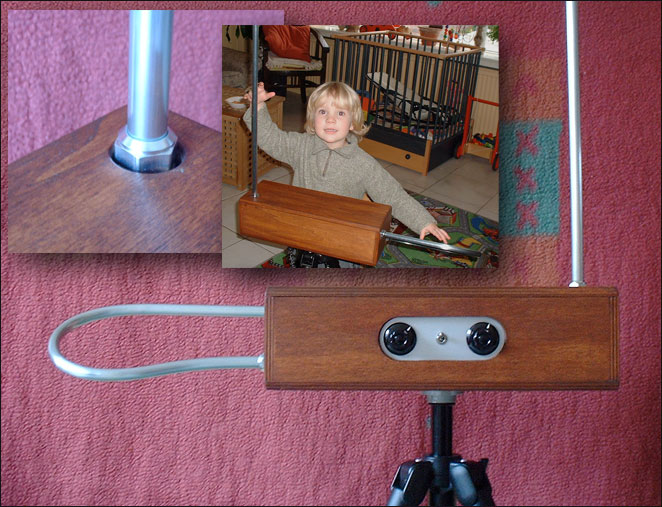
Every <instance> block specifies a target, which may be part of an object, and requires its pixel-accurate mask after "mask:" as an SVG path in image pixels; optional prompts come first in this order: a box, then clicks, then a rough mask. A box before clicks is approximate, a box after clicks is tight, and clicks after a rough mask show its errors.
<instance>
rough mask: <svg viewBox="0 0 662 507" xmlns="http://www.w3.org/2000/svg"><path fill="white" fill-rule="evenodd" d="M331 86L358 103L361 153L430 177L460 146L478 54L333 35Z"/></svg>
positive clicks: (385, 37)
mask: <svg viewBox="0 0 662 507" xmlns="http://www.w3.org/2000/svg"><path fill="white" fill-rule="evenodd" d="M332 38H333V39H334V41H335V47H334V54H333V67H332V71H331V79H332V80H337V81H342V82H344V83H347V84H348V85H349V86H351V87H352V88H354V89H355V90H356V91H357V92H358V93H359V95H360V96H361V100H362V105H363V110H364V117H365V120H366V122H367V123H368V124H370V126H371V128H370V131H369V132H368V134H367V135H366V137H365V138H364V140H363V141H362V142H361V148H363V149H364V150H365V151H367V152H368V153H370V154H372V155H373V156H377V157H379V158H381V159H384V160H388V161H390V162H393V163H396V164H399V165H401V166H404V167H408V168H409V169H413V170H415V171H418V172H420V173H423V174H427V172H428V170H429V169H430V168H433V167H435V166H437V165H439V164H441V163H443V162H445V161H446V160H448V159H449V158H450V157H452V156H453V155H454V153H455V149H456V148H457V146H458V145H459V144H460V143H461V141H462V134H463V131H464V122H465V112H466V108H467V99H468V97H469V95H473V94H474V92H475V89H476V78H477V75H478V67H479V64H480V58H481V54H482V52H483V49H482V48H478V47H476V46H470V45H467V44H461V43H454V42H446V41H440V40H436V39H429V38H425V37H419V36H415V35H409V34H402V33H399V32H392V31H383V32H370V33H357V34H351V35H349V34H348V35H334V36H333V37H332Z"/></svg>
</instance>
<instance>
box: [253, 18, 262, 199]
mask: <svg viewBox="0 0 662 507" xmlns="http://www.w3.org/2000/svg"><path fill="white" fill-rule="evenodd" d="M259 31H260V27H259V25H253V100H252V101H251V102H252V104H251V105H252V117H251V132H252V136H251V140H252V142H251V149H252V150H253V151H252V154H253V156H252V157H251V159H252V163H253V164H252V167H253V199H257V197H258V194H257V59H258V37H259Z"/></svg>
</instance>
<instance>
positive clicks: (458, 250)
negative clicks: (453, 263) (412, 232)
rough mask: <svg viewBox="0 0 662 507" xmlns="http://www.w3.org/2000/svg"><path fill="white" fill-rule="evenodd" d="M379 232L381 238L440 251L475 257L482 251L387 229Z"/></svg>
mask: <svg viewBox="0 0 662 507" xmlns="http://www.w3.org/2000/svg"><path fill="white" fill-rule="evenodd" d="M379 234H380V235H381V236H382V237H383V238H387V239H390V240H393V241H397V242H398V243H405V244H407V245H414V246H422V247H424V248H432V249H434V250H440V251H442V252H446V253H451V254H458V255H466V256H467V257H473V258H475V259H478V258H480V257H481V256H482V255H483V253H482V252H478V251H476V250H469V249H468V248H462V247H459V246H453V245H447V244H446V243H437V242H435V241H428V240H427V239H419V238H415V237H413V236H405V235H404V234H395V233H393V232H388V231H380V232H379Z"/></svg>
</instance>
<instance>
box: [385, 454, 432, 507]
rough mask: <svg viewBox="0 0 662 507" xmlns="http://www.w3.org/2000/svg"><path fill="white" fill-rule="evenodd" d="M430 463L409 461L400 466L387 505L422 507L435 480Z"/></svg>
mask: <svg viewBox="0 0 662 507" xmlns="http://www.w3.org/2000/svg"><path fill="white" fill-rule="evenodd" d="M433 475H434V474H433V471H432V464H431V463H430V462H428V461H421V460H416V461H407V462H405V463H403V464H402V465H400V467H399V468H398V471H397V472H396V473H395V477H394V478H393V483H392V484H391V496H389V499H388V502H387V504H386V505H420V503H421V502H422V501H423V499H424V498H425V495H426V494H427V492H428V488H429V487H430V483H431V482H432V478H433Z"/></svg>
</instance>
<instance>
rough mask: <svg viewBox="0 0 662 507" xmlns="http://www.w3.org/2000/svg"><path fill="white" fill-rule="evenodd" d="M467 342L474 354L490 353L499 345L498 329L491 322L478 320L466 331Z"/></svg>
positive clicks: (484, 354) (483, 354)
mask: <svg viewBox="0 0 662 507" xmlns="http://www.w3.org/2000/svg"><path fill="white" fill-rule="evenodd" d="M467 344H468V345H469V348H470V349H471V350H472V351H473V352H475V353H476V354H479V355H481V356H486V355H488V354H491V353H492V352H494V351H495V350H496V349H497V347H498V346H499V331H497V329H496V328H495V327H494V326H493V325H492V324H489V323H487V322H478V323H476V324H474V325H473V326H471V327H470V328H469V330H468V331H467Z"/></svg>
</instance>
